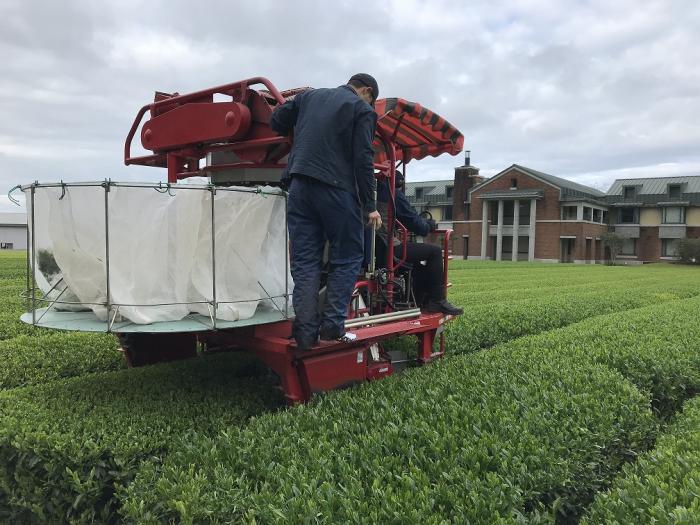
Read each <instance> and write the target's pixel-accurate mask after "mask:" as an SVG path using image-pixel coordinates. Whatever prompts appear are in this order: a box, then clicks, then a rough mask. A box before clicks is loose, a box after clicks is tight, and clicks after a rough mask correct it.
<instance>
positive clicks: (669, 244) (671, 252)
mask: <svg viewBox="0 0 700 525" xmlns="http://www.w3.org/2000/svg"><path fill="white" fill-rule="evenodd" d="M680 242H681V240H680V239H661V257H678V245H679V244H680Z"/></svg>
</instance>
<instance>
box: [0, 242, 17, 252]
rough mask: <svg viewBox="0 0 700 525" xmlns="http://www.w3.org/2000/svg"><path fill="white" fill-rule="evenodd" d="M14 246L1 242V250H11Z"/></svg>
mask: <svg viewBox="0 0 700 525" xmlns="http://www.w3.org/2000/svg"><path fill="white" fill-rule="evenodd" d="M12 246H14V245H13V244H12V243H11V242H0V250H11V249H12Z"/></svg>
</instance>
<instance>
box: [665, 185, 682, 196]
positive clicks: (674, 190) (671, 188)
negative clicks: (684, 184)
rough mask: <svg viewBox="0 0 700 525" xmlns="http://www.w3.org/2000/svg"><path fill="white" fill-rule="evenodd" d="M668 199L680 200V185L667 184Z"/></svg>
mask: <svg viewBox="0 0 700 525" xmlns="http://www.w3.org/2000/svg"><path fill="white" fill-rule="evenodd" d="M668 198H669V199H680V198H681V185H680V184H669V185H668Z"/></svg>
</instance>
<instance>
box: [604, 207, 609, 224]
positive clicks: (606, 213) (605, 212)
mask: <svg viewBox="0 0 700 525" xmlns="http://www.w3.org/2000/svg"><path fill="white" fill-rule="evenodd" d="M607 223H608V212H607V211H605V210H603V224H607Z"/></svg>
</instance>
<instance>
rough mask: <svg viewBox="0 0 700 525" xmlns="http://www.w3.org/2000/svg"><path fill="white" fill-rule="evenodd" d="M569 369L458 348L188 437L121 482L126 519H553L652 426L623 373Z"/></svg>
mask: <svg viewBox="0 0 700 525" xmlns="http://www.w3.org/2000/svg"><path fill="white" fill-rule="evenodd" d="M564 364H565V369H564V370H562V366H561V365H562V362H561V361H560V362H554V361H551V362H546V361H536V360H532V359H531V358H530V357H529V356H528V355H527V354H525V353H521V354H520V355H519V356H515V355H514V354H511V355H506V354H504V353H501V352H494V355H491V353H488V355H487V354H485V353H484V354H477V355H472V356H459V357H455V358H452V359H450V360H448V361H444V362H442V363H439V364H436V365H435V366H432V367H430V368H429V369H427V370H419V371H417V370H414V371H411V372H408V373H407V374H406V375H405V376H404V377H401V378H389V379H387V380H384V381H382V382H377V383H373V384H370V385H367V386H366V387H364V388H359V389H353V390H352V391H346V392H341V393H336V394H334V395H329V396H326V397H324V398H322V399H321V400H319V402H317V403H315V404H313V405H310V406H306V407H301V408H298V409H294V410H290V411H286V412H282V413H278V414H275V415H264V416H261V417H260V418H257V419H256V420H254V421H252V422H251V424H250V425H248V426H246V427H245V428H242V429H231V430H229V431H227V432H226V433H224V434H222V435H221V436H219V437H216V438H211V437H204V436H199V437H197V438H196V439H188V440H181V441H180V443H179V445H178V446H177V448H176V449H174V450H175V452H173V453H171V454H170V455H169V456H168V457H167V458H166V461H165V464H164V465H158V464H146V466H145V467H144V468H143V469H142V471H141V473H140V474H139V477H138V478H137V480H136V481H135V482H134V484H132V485H131V486H129V487H127V489H126V493H125V495H124V496H123V497H124V498H125V502H124V506H123V508H122V512H123V513H124V515H125V517H126V519H128V520H130V521H132V522H136V523H163V522H177V523H239V522H241V521H245V522H253V521H255V522H258V523H397V524H398V523H446V522H453V523H454V522H461V523H467V522H472V523H496V522H499V521H510V520H541V521H543V522H546V521H547V509H548V508H549V507H550V506H552V505H555V506H559V505H561V504H562V503H563V502H568V501H574V502H575V501H577V500H578V499H579V491H580V490H581V487H585V488H586V489H588V488H589V487H591V486H597V484H598V480H599V479H600V478H601V476H604V477H607V476H609V475H610V473H611V472H612V471H613V470H614V469H615V468H616V467H617V466H619V465H620V464H621V463H622V462H624V461H625V460H627V459H628V457H629V455H628V451H629V450H633V449H636V448H639V447H643V446H645V444H646V443H647V442H648V441H649V439H650V436H651V435H652V434H653V430H654V426H655V423H654V420H653V418H652V416H651V413H650V412H649V410H648V408H647V401H646V399H645V398H644V396H642V395H641V394H640V393H639V392H638V391H637V390H636V389H635V388H634V387H633V386H632V385H630V384H628V383H627V382H625V381H624V380H623V379H622V378H621V377H620V376H619V375H618V374H617V373H615V372H613V371H611V370H609V369H606V368H604V367H600V366H597V365H592V364H591V363H579V362H576V361H573V360H569V361H565V362H564ZM544 465H546V466H547V468H543V466H544Z"/></svg>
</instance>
